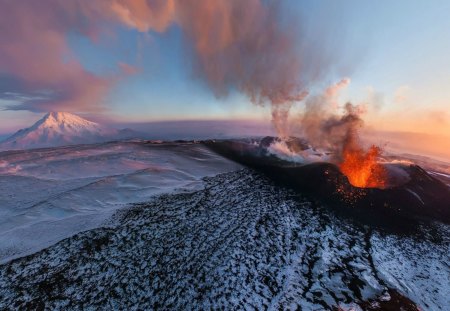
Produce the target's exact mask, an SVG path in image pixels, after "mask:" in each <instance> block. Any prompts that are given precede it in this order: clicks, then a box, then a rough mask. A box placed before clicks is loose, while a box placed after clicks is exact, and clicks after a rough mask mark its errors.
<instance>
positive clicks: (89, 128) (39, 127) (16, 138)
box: [0, 112, 133, 150]
mask: <svg viewBox="0 0 450 311" xmlns="http://www.w3.org/2000/svg"><path fill="white" fill-rule="evenodd" d="M132 136H133V131H131V130H116V129H112V128H108V127H105V126H102V125H100V124H98V123H95V122H91V121H88V120H86V119H83V118H81V117H79V116H77V115H75V114H72V113H68V112H49V113H47V114H46V115H45V116H44V117H43V118H42V119H41V120H39V121H38V122H36V123H35V124H34V125H33V126H31V127H29V128H26V129H22V130H19V131H18V132H16V133H15V134H14V135H12V136H11V137H9V138H7V139H6V140H5V141H3V142H2V143H0V150H14V149H31V148H43V147H56V146H65V145H75V144H90V143H98V142H105V141H109V140H116V139H124V138H131V137H132Z"/></svg>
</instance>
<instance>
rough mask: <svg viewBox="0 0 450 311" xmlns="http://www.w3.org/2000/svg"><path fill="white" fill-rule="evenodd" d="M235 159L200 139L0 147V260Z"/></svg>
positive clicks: (188, 183) (196, 181) (197, 182)
mask: <svg viewBox="0 0 450 311" xmlns="http://www.w3.org/2000/svg"><path fill="white" fill-rule="evenodd" d="M238 168H240V166H239V165H237V164H235V163H233V162H231V161H228V160H226V159H224V158H222V157H219V156H218V155H216V154H214V153H212V152H211V151H209V150H208V149H206V148H205V147H203V146H202V145H200V144H193V143H184V144H182V143H177V144H174V143H162V144H161V143H160V144H150V143H145V142H120V143H105V144H97V145H78V146H70V147H60V148H49V149H34V150H27V151H9V152H3V153H0V261H1V262H5V261H7V260H9V259H11V258H13V257H17V256H21V255H23V254H26V253H31V252H34V251H36V250H39V249H42V248H43V247H47V246H48V245H51V244H53V243H55V242H57V241H59V240H62V239H64V238H67V237H69V236H71V235H73V234H75V233H77V232H81V231H84V230H88V229H91V228H94V227H96V226H99V225H100V224H101V223H102V222H103V221H104V220H105V219H107V218H108V217H110V216H111V215H112V213H114V211H115V210H116V209H118V208H122V207H124V206H126V205H127V204H130V203H136V202H143V201H147V200H149V198H150V197H152V196H154V195H157V194H161V193H167V192H172V191H174V190H176V189H177V190H178V191H186V190H193V189H196V188H198V187H200V186H201V184H202V180H201V179H202V178H203V177H204V176H214V175H216V174H218V173H221V172H227V171H233V170H236V169H238Z"/></svg>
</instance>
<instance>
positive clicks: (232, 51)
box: [0, 0, 348, 126]
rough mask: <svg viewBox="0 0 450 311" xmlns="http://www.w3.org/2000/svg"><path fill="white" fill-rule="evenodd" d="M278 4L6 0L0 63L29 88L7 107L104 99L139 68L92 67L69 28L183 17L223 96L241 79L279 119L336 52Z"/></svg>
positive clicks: (189, 41)
mask: <svg viewBox="0 0 450 311" xmlns="http://www.w3.org/2000/svg"><path fill="white" fill-rule="evenodd" d="M281 5H282V3H281V2H275V1H262V0H246V1H240V0H216V1H209V0H183V1H175V0H95V1H77V0H64V1H59V0H42V1H35V0H21V1H13V0H5V1H2V2H1V3H0V72H1V74H2V75H5V76H6V77H7V79H9V80H8V81H9V82H10V84H11V89H10V90H9V91H13V92H20V93H22V94H24V95H26V96H29V97H31V99H29V100H25V101H23V102H21V103H20V104H18V105H15V106H9V107H8V108H9V109H24V110H31V111H49V110H65V111H95V110H99V109H102V108H103V104H102V103H103V101H102V100H103V98H104V96H105V95H106V94H107V93H108V91H109V90H110V89H111V88H112V87H113V86H114V85H115V84H116V83H117V82H118V81H119V80H120V79H121V78H122V77H124V76H127V75H129V74H133V73H136V71H137V70H138V68H134V67H132V66H130V65H128V64H124V63H119V64H118V67H119V68H118V72H117V73H116V74H112V75H109V76H100V75H97V74H94V73H92V72H89V71H87V70H86V69H85V68H83V66H82V65H81V63H80V62H79V60H78V59H77V58H76V55H74V53H73V51H71V50H70V47H69V45H68V43H67V34H68V33H71V32H76V33H79V34H82V35H84V36H87V37H89V38H91V39H93V40H95V39H96V38H98V36H100V35H102V31H104V30H105V29H111V27H110V26H111V25H122V26H123V27H129V28H131V29H135V30H136V31H139V32H142V33H147V32H149V31H156V32H161V33H163V32H165V31H166V30H167V29H168V28H169V27H170V26H171V25H177V26H178V27H180V28H181V30H182V33H183V35H184V38H185V43H186V55H190V56H192V57H193V59H194V64H195V68H194V72H195V73H196V76H197V77H198V78H200V79H201V80H202V81H204V82H205V84H206V85H208V86H209V87H210V88H211V90H212V91H213V92H214V93H215V94H216V95H217V96H225V95H227V94H228V93H229V92H230V90H233V89H235V90H238V91H240V92H242V93H244V94H246V95H247V96H248V97H249V98H250V100H251V101H252V102H254V103H256V104H260V105H265V104H267V103H269V104H270V105H271V106H272V110H273V116H274V121H275V122H276V123H277V124H278V126H282V125H283V124H284V122H285V119H286V116H287V114H288V113H289V109H290V106H291V105H292V104H293V103H294V102H297V101H301V100H302V99H303V98H304V97H305V94H307V89H308V87H309V86H310V85H311V84H312V83H314V81H316V79H318V77H320V76H321V74H322V73H326V72H329V71H330V70H329V65H330V62H329V59H327V58H326V57H325V56H324V55H322V53H321V51H323V50H325V49H321V48H320V46H317V45H314V46H313V45H311V44H305V43H304V42H303V41H302V40H303V38H304V36H303V33H302V32H301V27H299V25H298V23H297V21H295V20H294V19H293V18H288V17H289V16H287V15H286V14H283V12H282V9H281ZM143 57H145V56H143ZM342 83H343V84H344V85H345V84H346V83H348V81H342ZM336 87H341V86H336ZM330 92H332V91H331V90H330ZM36 93H44V94H46V96H45V97H36V96H35V95H34V94H36Z"/></svg>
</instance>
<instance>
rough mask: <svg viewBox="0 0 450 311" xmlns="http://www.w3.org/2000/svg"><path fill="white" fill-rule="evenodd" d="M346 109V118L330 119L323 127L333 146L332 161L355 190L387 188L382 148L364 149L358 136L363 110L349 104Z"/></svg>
mask: <svg viewBox="0 0 450 311" xmlns="http://www.w3.org/2000/svg"><path fill="white" fill-rule="evenodd" d="M344 109H345V114H344V115H343V116H341V117H336V116H332V117H330V118H329V119H327V120H325V122H324V124H323V126H322V128H321V130H322V131H324V134H326V137H327V139H328V140H329V142H330V145H333V149H334V154H335V159H334V161H333V162H335V164H337V165H338V167H339V169H340V171H341V172H342V173H343V174H344V175H345V176H346V177H347V178H348V181H349V182H350V184H352V185H353V186H354V187H359V188H380V189H385V188H387V186H388V182H387V181H388V174H387V171H386V168H385V167H384V166H383V165H382V164H380V163H379V158H380V156H381V154H382V150H381V148H380V147H378V146H375V145H372V146H371V147H370V148H368V149H366V148H364V147H363V144H362V142H361V140H360V137H359V135H358V130H359V129H360V128H361V126H362V124H363V120H362V118H361V114H362V113H363V109H361V107H358V106H354V105H352V104H350V103H347V104H346V105H345V107H344Z"/></svg>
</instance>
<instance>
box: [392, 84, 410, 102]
mask: <svg viewBox="0 0 450 311" xmlns="http://www.w3.org/2000/svg"><path fill="white" fill-rule="evenodd" d="M410 92H411V87H409V86H408V85H402V86H400V87H398V88H397V89H396V90H395V92H394V103H397V104H403V103H404V102H406V101H407V100H408V98H409V94H410Z"/></svg>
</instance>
